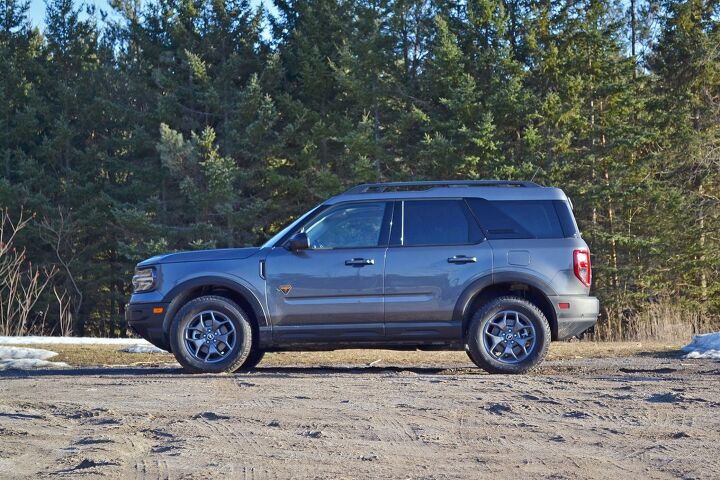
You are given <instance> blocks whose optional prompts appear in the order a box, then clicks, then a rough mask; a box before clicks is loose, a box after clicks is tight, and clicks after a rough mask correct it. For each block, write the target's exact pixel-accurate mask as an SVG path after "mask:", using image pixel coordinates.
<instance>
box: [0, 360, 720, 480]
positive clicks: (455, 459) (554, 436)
mask: <svg viewBox="0 0 720 480" xmlns="http://www.w3.org/2000/svg"><path fill="white" fill-rule="evenodd" d="M428 358H432V357H428ZM439 358H442V359H443V362H442V363H437V364H432V363H430V364H427V363H426V364H424V365H423V366H422V367H411V366H408V365H403V364H395V365H392V364H387V363H379V364H378V365H375V366H372V367H367V366H363V367H358V366H357V365H358V364H357V363H356V364H355V366H353V365H351V364H349V363H342V362H339V363H338V362H336V363H334V364H332V365H323V366H317V367H308V366H307V365H296V366H293V365H286V366H269V367H264V368H259V369H257V370H256V371H254V372H251V373H245V374H238V375H225V376H205V375H196V376H190V375H185V374H182V373H181V372H180V371H179V370H178V369H177V368H176V367H174V366H166V367H156V368H147V367H130V368H128V367H102V368H93V367H82V368H76V369H69V370H67V369H66V370H41V371H34V372H17V371H15V372H12V371H7V372H0V445H2V448H1V449H0V478H23V477H33V478H34V477H61V478H65V477H67V478H95V477H103V478H210V477H224V478H248V479H264V478H290V477H294V478H328V479H330V478H332V479H335V478H509V477H511V476H512V477H514V478H548V477H552V478H613V477H615V478H676V477H682V478H717V475H718V473H717V472H720V455H718V453H719V450H718V445H720V415H719V413H720V362H717V361H712V360H681V359H679V358H677V357H673V356H668V355H667V354H648V355H645V356H634V357H620V358H596V359H563V360H550V361H547V362H545V363H544V364H543V366H542V368H540V369H539V370H538V371H536V372H534V373H532V374H530V375H526V376H513V377H508V376H489V375H485V374H482V373H481V372H479V371H478V370H477V369H475V368H471V367H470V365H469V363H468V362H466V361H464V360H463V359H462V356H457V355H455V356H453V357H448V358H451V359H450V360H447V359H446V357H439ZM261 367H262V365H261Z"/></svg>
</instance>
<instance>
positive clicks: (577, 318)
mask: <svg viewBox="0 0 720 480" xmlns="http://www.w3.org/2000/svg"><path fill="white" fill-rule="evenodd" d="M549 298H550V301H551V302H552V304H553V308H554V309H555V316H556V318H557V339H558V340H567V339H569V338H572V337H577V336H579V335H580V334H582V333H583V332H585V331H586V330H587V329H589V328H592V327H593V326H595V323H596V322H597V319H598V315H599V314H600V302H599V301H598V299H597V298H595V297H588V296H586V295H565V296H563V295H559V296H552V297H549ZM560 304H568V307H567V308H560Z"/></svg>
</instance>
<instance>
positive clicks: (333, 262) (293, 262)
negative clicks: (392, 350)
mask: <svg viewBox="0 0 720 480" xmlns="http://www.w3.org/2000/svg"><path fill="white" fill-rule="evenodd" d="M391 216H392V206H391V204H389V203H388V202H378V201H373V202H352V203H343V204H339V205H336V206H333V207H330V208H329V209H326V210H324V211H322V212H321V213H320V214H319V215H318V216H317V217H315V218H314V219H310V220H309V222H308V223H307V224H306V225H304V226H303V227H302V228H301V230H300V231H303V232H305V233H306V234H307V236H308V239H309V241H310V248H309V249H307V250H299V251H290V250H288V249H287V248H285V247H284V246H275V247H274V248H273V249H272V251H271V252H270V253H269V255H268V257H267V259H266V282H267V302H268V310H269V312H270V317H271V321H272V324H273V327H272V328H273V340H274V341H276V342H280V343H285V344H288V343H323V342H324V341H327V340H330V341H333V342H337V341H338V340H346V341H348V342H356V341H372V340H378V339H382V338H383V337H384V334H385V332H384V324H383V314H384V310H383V273H384V268H385V251H386V249H387V242H388V238H389V231H390V223H391Z"/></svg>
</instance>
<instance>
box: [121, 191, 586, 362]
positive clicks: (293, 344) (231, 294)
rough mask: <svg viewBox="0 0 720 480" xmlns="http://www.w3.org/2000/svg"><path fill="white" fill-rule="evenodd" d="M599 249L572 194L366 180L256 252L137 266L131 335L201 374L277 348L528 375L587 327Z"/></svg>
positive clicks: (129, 314) (183, 255) (172, 257)
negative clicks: (373, 353) (375, 351)
mask: <svg viewBox="0 0 720 480" xmlns="http://www.w3.org/2000/svg"><path fill="white" fill-rule="evenodd" d="M591 275H592V274H591V268H590V252H589V250H588V247H587V244H586V243H585V242H584V241H583V240H582V238H581V237H580V232H579V231H578V227H577V224H576V223H575V219H574V218H573V215H572V206H571V203H570V201H569V200H568V198H567V197H566V196H565V194H564V193H563V192H562V190H559V189H557V188H547V187H541V186H539V185H537V184H535V183H531V182H513V181H447V182H395V183H378V184H366V185H359V186H357V187H355V188H352V189H350V190H348V191H347V192H345V193H343V194H342V195H338V196H336V197H333V198H331V199H329V200H327V201H325V202H323V203H322V204H320V205H318V206H317V207H315V208H313V209H312V210H310V211H309V212H307V213H306V214H304V215H303V216H301V217H300V218H298V219H297V220H296V221H294V222H293V223H292V224H290V225H289V226H288V227H286V228H285V229H284V230H282V231H281V232H279V233H278V234H277V235H275V236H274V237H273V238H271V239H270V240H268V241H267V243H265V244H264V245H262V246H261V247H259V248H231V249H218V250H205V251H192V252H180V253H169V254H166V255H160V256H157V257H153V258H150V259H148V260H145V261H143V262H141V263H139V264H138V265H137V269H136V272H135V276H134V277H133V287H134V293H133V295H132V298H131V300H130V303H129V304H128V305H127V308H126V318H127V322H128V325H130V327H131V328H132V329H134V330H135V332H137V333H138V334H139V335H141V336H142V337H144V338H146V339H147V340H149V341H150V342H151V343H153V344H155V345H157V346H158V347H160V348H163V349H166V350H170V351H172V352H173V353H174V354H175V357H176V358H177V360H178V362H180V364H181V365H182V366H183V367H184V368H185V369H186V370H187V371H189V372H233V371H236V370H239V369H249V368H252V367H254V366H256V365H257V364H258V363H259V362H260V361H261V360H262V357H263V355H264V354H265V352H271V351H281V350H284V351H287V350H335V349H340V348H389V349H407V350H416V349H419V350H465V351H466V352H467V354H468V356H469V357H470V359H471V360H472V361H473V362H474V363H475V364H476V365H477V366H479V367H481V368H483V369H485V370H487V371H488V372H491V373H523V372H526V371H527V370H529V369H530V368H532V367H533V366H535V365H537V364H538V363H539V362H540V361H541V360H542V359H543V358H544V357H545V354H546V353H547V350H548V346H549V343H550V341H551V340H563V339H568V338H571V337H573V336H578V335H580V334H582V333H583V332H584V331H586V330H587V329H589V328H591V327H592V326H593V325H594V324H595V322H596V320H597V316H598V310H599V305H598V300H597V299H596V298H595V297H591V296H589V292H590V281H591Z"/></svg>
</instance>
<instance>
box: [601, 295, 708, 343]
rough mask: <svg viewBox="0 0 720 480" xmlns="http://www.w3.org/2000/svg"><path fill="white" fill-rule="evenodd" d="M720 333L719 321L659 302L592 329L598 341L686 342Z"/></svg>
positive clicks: (619, 316) (628, 311) (604, 321)
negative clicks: (712, 333)
mask: <svg viewBox="0 0 720 480" xmlns="http://www.w3.org/2000/svg"><path fill="white" fill-rule="evenodd" d="M718 329H720V318H718V316H717V315H711V314H709V313H707V312H704V311H702V310H697V309H692V308H687V307H683V306H680V305H675V304H672V303H670V302H666V301H661V302H657V303H651V304H648V305H646V306H645V307H644V308H643V309H642V310H638V311H635V310H625V311H624V312H623V313H617V314H615V315H613V318H605V319H602V320H601V321H600V322H598V325H597V326H596V327H595V335H594V336H593V337H594V339H595V340H599V341H618V340H623V341H657V342H684V343H687V342H689V341H690V340H691V339H692V337H693V335H697V334H701V333H709V332H714V331H718Z"/></svg>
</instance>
